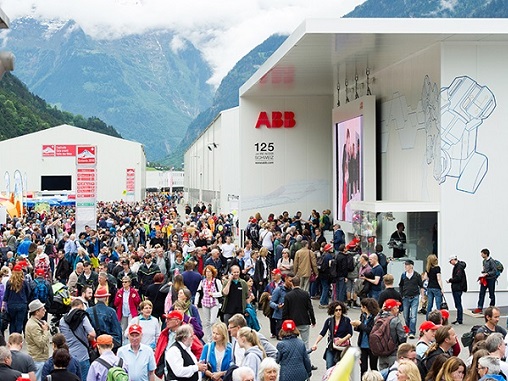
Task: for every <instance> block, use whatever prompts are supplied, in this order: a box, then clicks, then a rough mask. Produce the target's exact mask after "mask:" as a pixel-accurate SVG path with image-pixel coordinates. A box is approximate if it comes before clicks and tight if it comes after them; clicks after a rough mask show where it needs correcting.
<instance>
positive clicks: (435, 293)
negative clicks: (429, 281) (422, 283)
mask: <svg viewBox="0 0 508 381" xmlns="http://www.w3.org/2000/svg"><path fill="white" fill-rule="evenodd" d="M427 298H428V301H427V319H428V318H429V312H430V311H432V305H433V304H434V299H436V309H438V310H440V309H441V302H442V300H443V291H441V290H440V289H439V288H428V289H427Z"/></svg>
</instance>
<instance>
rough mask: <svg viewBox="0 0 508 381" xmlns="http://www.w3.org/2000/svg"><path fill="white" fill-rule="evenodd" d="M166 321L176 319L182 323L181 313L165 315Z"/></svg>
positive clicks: (172, 312) (175, 312)
mask: <svg viewBox="0 0 508 381" xmlns="http://www.w3.org/2000/svg"><path fill="white" fill-rule="evenodd" d="M165 318H166V319H178V320H180V321H183V313H182V312H181V311H171V312H169V313H168V314H166V315H165Z"/></svg>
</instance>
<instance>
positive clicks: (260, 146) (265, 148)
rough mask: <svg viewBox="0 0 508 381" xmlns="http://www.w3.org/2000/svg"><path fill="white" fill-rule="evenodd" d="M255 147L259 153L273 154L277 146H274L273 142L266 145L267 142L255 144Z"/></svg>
mask: <svg viewBox="0 0 508 381" xmlns="http://www.w3.org/2000/svg"><path fill="white" fill-rule="evenodd" d="M254 147H256V151H257V152H273V150H274V149H275V146H274V145H273V142H270V143H265V142H261V143H255V144H254Z"/></svg>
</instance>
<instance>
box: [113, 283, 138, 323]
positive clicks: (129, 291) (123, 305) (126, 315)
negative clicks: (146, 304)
mask: <svg viewBox="0 0 508 381" xmlns="http://www.w3.org/2000/svg"><path fill="white" fill-rule="evenodd" d="M122 286H123V287H122V288H120V289H119V290H118V291H117V292H116V296H115V308H116V316H117V317H118V321H120V325H121V326H122V332H125V329H126V328H127V327H128V325H129V322H130V321H131V319H132V318H134V317H136V316H138V307H139V304H140V303H141V298H140V296H139V293H138V291H137V290H136V289H135V288H132V287H131V278H130V277H129V276H124V277H123V278H122Z"/></svg>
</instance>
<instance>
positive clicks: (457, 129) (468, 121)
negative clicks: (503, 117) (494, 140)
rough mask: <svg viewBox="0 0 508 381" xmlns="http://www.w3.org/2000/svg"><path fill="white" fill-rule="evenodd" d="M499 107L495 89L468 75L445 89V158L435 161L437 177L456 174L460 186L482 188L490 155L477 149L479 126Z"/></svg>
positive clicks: (473, 189)
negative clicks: (492, 89)
mask: <svg viewBox="0 0 508 381" xmlns="http://www.w3.org/2000/svg"><path fill="white" fill-rule="evenodd" d="M495 108H496V99H495V97H494V94H493V93H492V91H490V89H489V88H488V87H487V86H481V85H479V84H478V83H477V82H476V81H475V80H473V79H472V78H470V77H468V76H462V77H456V78H455V79H454V80H453V81H452V83H451V84H450V86H449V87H445V88H443V89H442V90H441V155H440V159H441V160H440V162H439V163H436V160H435V161H434V178H435V179H436V180H437V181H439V183H440V184H442V183H443V182H444V181H446V177H454V178H457V184H456V189H457V190H459V191H462V192H467V193H475V192H476V191H477V190H478V187H479V186H480V184H481V182H482V180H483V179H484V177H485V175H486V174H487V171H488V158H487V156H486V155H485V154H483V153H480V152H477V151H476V146H477V142H478V128H479V127H480V126H481V125H482V123H483V121H484V120H485V119H487V118H488V117H489V116H490V115H491V114H492V112H493V111H494V109H495ZM437 141H439V140H437ZM435 157H437V156H435ZM436 165H437V167H436Z"/></svg>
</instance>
